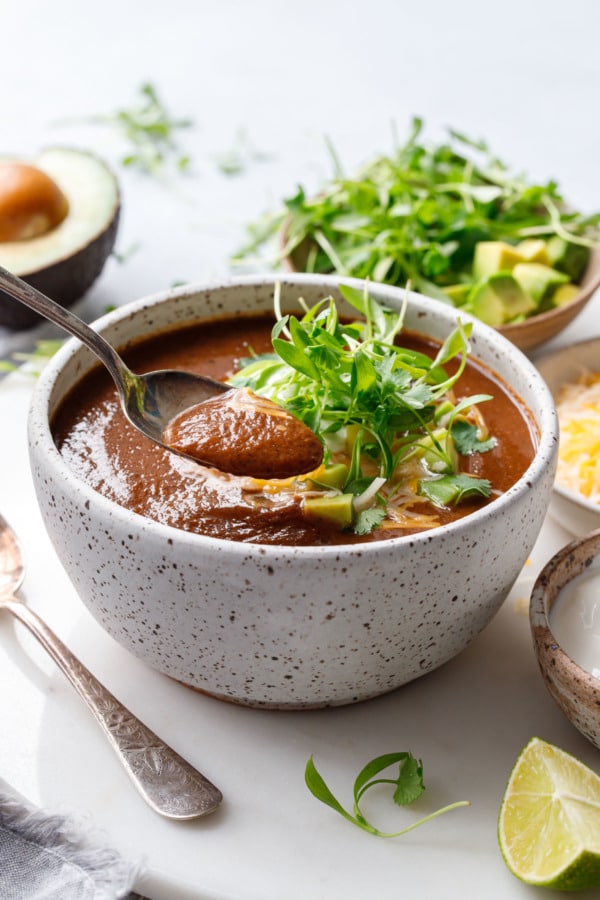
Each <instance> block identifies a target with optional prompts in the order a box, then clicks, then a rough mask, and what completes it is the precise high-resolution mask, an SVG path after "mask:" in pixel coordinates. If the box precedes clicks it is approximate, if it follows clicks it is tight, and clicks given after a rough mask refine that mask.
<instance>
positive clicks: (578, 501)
mask: <svg viewBox="0 0 600 900" xmlns="http://www.w3.org/2000/svg"><path fill="white" fill-rule="evenodd" d="M594 351H595V352H596V354H597V358H598V359H600V334H599V335H596V336H595V337H591V338H584V339H583V340H580V341H572V342H571V343H568V344H563V345H562V346H560V347H556V348H554V349H553V350H546V351H545V352H544V353H543V354H541V355H540V356H539V357H537V358H536V360H535V366H536V368H537V369H539V371H540V374H541V375H542V378H544V372H545V370H548V369H550V367H555V368H556V369H557V371H558V372H559V373H560V372H564V368H565V364H568V363H569V362H570V363H572V364H573V363H575V362H577V360H578V359H587V358H588V354H589V355H590V356H591V355H592V354H593V352H594ZM581 368H582V370H583V369H586V368H588V366H587V364H585V363H582V364H581ZM547 374H548V375H549V374H550V373H549V372H548V373H547ZM544 380H546V379H544ZM552 380H554V379H552ZM557 381H559V382H560V384H565V383H566V379H565V378H562V377H561V375H560V374H559V376H558V379H557ZM546 383H547V382H546ZM548 387H549V389H550V393H551V394H552V396H553V398H554V401H555V402H556V389H555V390H553V389H552V387H550V385H548ZM553 490H554V491H555V492H556V494H557V495H558V496H559V497H562V498H563V499H564V500H567V501H569V502H570V503H573V504H574V505H575V506H579V507H581V508H582V509H585V510H587V511H588V512H590V513H592V514H595V515H597V516H598V517H600V505H598V504H597V503H594V502H593V501H592V500H588V498H587V497H584V496H583V494H579V493H578V492H577V491H574V490H572V489H571V488H568V487H565V486H564V485H562V484H560V483H559V482H558V481H556V480H555V482H554V486H553Z"/></svg>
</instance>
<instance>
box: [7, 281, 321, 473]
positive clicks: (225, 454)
mask: <svg viewBox="0 0 600 900" xmlns="http://www.w3.org/2000/svg"><path fill="white" fill-rule="evenodd" d="M0 288H1V289H2V290H3V291H5V292H6V293H7V294H9V295H10V296H11V297H13V298H14V299H15V300H18V301H19V302H20V303H24V304H25V306H29V307H31V309H34V310H35V311H36V312H38V313H39V314H40V315H42V316H44V317H45V318H46V319H49V320H50V321H51V322H54V323H55V324H56V325H59V326H60V327H61V328H64V330H65V331H68V332H69V334H72V335H74V337H76V338H79V340H80V341H81V342H82V343H84V344H85V345H86V346H87V347H88V348H89V349H90V350H91V351H92V353H94V354H95V355H96V356H97V357H98V359H99V360H100V361H101V362H102V363H103V364H104V365H105V366H106V368H107V369H108V371H109V372H110V374H111V376H112V379H113V381H114V383H115V385H116V387H117V391H118V393H119V397H120V399H121V406H122V408H123V412H124V413H125V415H126V416H127V418H128V419H129V421H130V422H131V424H132V425H134V426H135V428H137V429H138V430H139V431H141V432H142V434H144V435H145V436H146V437H148V438H150V440H151V441H154V442H155V443H156V444H159V445H160V446H161V447H166V448H167V449H168V450H170V451H171V452H173V453H177V454H179V455H180V456H185V457H187V458H188V459H193V460H194V461H195V462H199V463H203V464H205V465H208V466H214V467H215V468H217V469H221V470H223V471H226V472H231V473H232V474H244V475H250V476H254V477H256V478H270V477H278V478H286V477H289V476H293V475H300V474H303V473H304V472H308V471H311V470H313V469H316V468H317V467H318V465H319V464H320V462H321V460H322V457H323V448H322V445H321V443H320V441H319V440H318V439H317V438H316V437H315V435H314V434H313V432H312V431H310V429H309V428H308V427H307V426H306V425H304V423H303V422H301V421H300V420H299V419H297V418H296V417H295V416H292V415H291V414H290V413H284V410H282V409H281V408H280V407H279V413H280V414H284V416H285V419H282V418H281V417H280V418H279V419H278V425H277V427H269V425H268V420H269V419H272V420H273V422H275V421H276V420H275V418H274V414H271V415H267V414H265V413H264V411H263V414H262V419H261V421H260V422H258V421H254V422H253V425H252V426H251V427H252V428H253V432H252V434H253V435H254V434H255V433H258V434H260V435H262V436H263V444H264V446H263V449H262V454H261V453H260V452H258V453H257V452H256V446H255V447H250V446H249V442H248V432H247V431H246V429H245V428H244V420H245V417H247V415H248V414H249V413H251V408H250V406H249V405H248V404H247V403H245V404H227V403H223V409H222V410H221V409H219V411H218V412H217V413H216V416H217V417H218V416H219V415H221V416H223V415H224V416H227V417H228V429H229V432H230V435H231V437H230V438H229V447H224V446H222V441H221V440H220V439H219V440H217V441H209V442H206V441H205V440H204V438H205V436H206V428H207V427H210V426H211V425H212V427H213V428H215V427H217V426H216V425H215V422H216V421H217V419H216V418H215V411H214V409H213V410H211V411H210V412H209V413H207V414H206V415H204V413H203V411H202V408H201V404H203V403H205V402H206V401H207V400H211V399H212V400H213V401H214V400H216V399H217V398H218V397H219V396H221V397H222V396H223V395H224V394H225V393H227V392H229V391H232V388H231V385H228V384H223V383H222V382H220V381H215V380H214V379H213V378H208V377H207V376H205V375H195V374H192V373H191V372H180V371H177V370H174V369H160V370H158V371H155V372H147V373H146V374H145V375H136V374H134V373H133V372H132V371H131V370H130V369H129V368H128V367H127V366H126V365H125V363H124V362H123V360H122V359H121V357H120V356H119V354H118V353H117V352H116V350H115V349H114V347H113V346H112V345H111V344H109V343H108V341H106V340H105V339H104V338H103V337H102V336H101V335H100V334H98V332H97V331H94V330H93V328H90V326H89V325H87V324H86V323H85V322H83V321H82V320H81V319H80V318H79V317H78V316H76V315H75V314H74V313H72V312H70V311H69V310H68V309H65V308H64V307H63V306H61V305H60V304H59V303H56V302H55V301H54V300H51V299H50V298H49V297H46V295H45V294H42V293H41V292H40V291H38V290H37V289H36V288H33V287H32V286H31V285H29V284H27V282H25V281H23V280H22V279H21V278H17V276H16V275H13V274H12V273H11V272H8V271H7V270H6V269H3V268H2V267H1V266H0ZM234 393H235V394H238V393H243V391H242V392H240V391H239V390H238V391H235V390H233V391H232V394H234ZM272 406H273V408H274V409H275V404H272ZM192 407H198V408H199V410H200V416H199V418H198V419H197V420H195V424H194V425H193V427H194V428H196V427H200V428H201V433H199V434H198V435H197V436H198V438H199V440H195V435H194V434H192V441H191V442H190V441H189V440H187V439H186V441H185V445H183V444H181V443H180V442H179V440H178V439H177V438H176V437H175V438H174V439H173V440H171V441H170V440H169V439H168V435H172V434H174V432H173V431H169V430H167V429H168V427H169V426H170V424H171V423H172V422H173V420H174V419H177V417H178V416H179V414H180V413H183V412H184V411H186V410H189V409H191V408H192ZM232 418H233V419H234V420H235V421H234V424H233V427H232V425H231V419H232ZM246 420H247V419H246ZM190 421H192V422H194V419H192V420H190ZM207 423H208V425H207ZM216 434H217V437H219V438H220V434H219V432H218V430H217V432H216ZM265 434H267V435H268V437H267V439H266V440H265V439H264V435H265ZM231 450H233V451H234V452H230V451H231ZM307 451H308V453H307ZM244 456H245V458H246V460H249V464H248V463H247V464H246V466H245V468H244V471H243V473H240V472H238V471H237V470H236V469H235V468H232V463H233V461H234V460H239V459H240V458H242V457H244ZM267 456H268V457H269V459H266V457H267ZM273 458H279V464H278V467H279V469H280V471H278V473H277V474H276V475H275V476H273V475H271V474H270V470H271V467H270V464H269V460H272V459H273ZM265 461H266V467H265Z"/></svg>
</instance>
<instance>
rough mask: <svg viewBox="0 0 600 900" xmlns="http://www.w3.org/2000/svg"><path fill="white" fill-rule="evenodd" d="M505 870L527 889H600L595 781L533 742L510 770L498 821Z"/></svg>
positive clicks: (599, 781)
mask: <svg viewBox="0 0 600 900" xmlns="http://www.w3.org/2000/svg"><path fill="white" fill-rule="evenodd" d="M498 841H499V843H500V850H501V851H502V855H503V857H504V861H505V862H506V865H507V866H508V868H509V869H510V871H511V872H512V873H513V875H516V876H517V878H520V879H521V881H524V882H526V883H527V884H533V885H538V886H543V887H549V888H554V889H555V890H563V891H568V890H572V891H576V890H583V889H585V888H591V887H598V886H600V777H598V775H596V773H595V772H592V770H591V769H588V767H587V766H585V765H584V764H583V763H581V762H579V760H577V759H575V757H573V756H571V755H570V754H568V753H565V752H564V750H559V749H558V748H557V747H553V746H552V744H547V743H546V742H545V741H542V740H540V739H539V738H532V740H531V741H530V742H529V743H528V744H527V746H526V747H525V748H524V749H523V750H522V751H521V754H520V756H519V758H518V759H517V762H516V764H515V767H514V769H513V770H512V773H511V776H510V778H509V781H508V784H507V786H506V791H505V794H504V798H503V800H502V805H501V807H500V816H499V820H498Z"/></svg>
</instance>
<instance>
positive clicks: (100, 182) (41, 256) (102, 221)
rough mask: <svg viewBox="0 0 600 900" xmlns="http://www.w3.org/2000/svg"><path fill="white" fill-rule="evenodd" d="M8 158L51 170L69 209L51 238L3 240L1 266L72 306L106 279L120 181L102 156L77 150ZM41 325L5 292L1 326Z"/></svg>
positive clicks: (0, 243)
mask: <svg viewBox="0 0 600 900" xmlns="http://www.w3.org/2000/svg"><path fill="white" fill-rule="evenodd" d="M4 159H5V160H6V161H9V162H15V161H16V162H23V163H26V164H27V165H30V166H34V167H35V168H37V169H39V170H41V171H42V172H45V173H46V174H47V175H48V176H49V177H50V178H51V179H52V180H53V181H54V182H55V183H56V185H57V186H58V187H59V188H60V190H61V191H62V193H63V194H64V195H65V197H66V199H67V201H68V211H67V214H66V216H65V217H64V219H63V220H62V221H61V222H60V223H59V224H58V225H56V226H55V227H54V228H52V229H51V230H49V231H47V232H46V233H45V234H41V235H39V236H38V237H32V238H28V239H25V240H12V241H0V265H1V266H4V268H5V269H8V270H9V271H10V272H12V273H13V274H14V275H18V276H19V277H20V278H22V279H23V280H24V281H26V282H27V283H28V284H31V285H32V286H33V287H35V288H37V289H38V290H40V291H42V293H44V294H47V295H48V296H49V297H51V298H52V299H53V300H56V301H57V302H58V303H60V304H61V305H62V306H67V307H68V306H71V305H72V304H73V303H75V301H76V300H79V299H80V297H82V296H83V294H85V292H86V291H87V290H88V288H89V287H91V285H92V283H93V282H94V281H95V280H96V278H97V277H98V276H99V275H100V272H101V271H102V269H103V267H104V264H105V262H106V260H107V258H108V256H109V255H110V253H111V251H112V249H113V246H114V243H115V239H116V236H117V228H118V224H119V213H120V195H119V186H118V183H117V179H116V178H115V176H114V175H113V173H112V172H111V171H110V169H109V168H108V167H107V166H106V164H105V163H104V162H102V160H100V159H99V158H98V157H96V156H95V155H93V154H92V153H88V152H86V151H82V150H75V149H71V148H63V147H53V148H48V149H45V150H42V151H41V152H40V153H39V154H38V155H37V156H36V157H35V158H34V159H31V160H15V159H14V158H10V160H8V158H6V157H5V158H4ZM2 161H3V160H2V159H0V164H1V163H2ZM40 321H41V318H40V316H39V315H38V314H37V313H35V312H33V310H30V309H29V308H28V307H26V306H24V305H23V304H21V303H19V302H18V301H17V300H14V299H13V298H12V297H9V296H8V294H5V293H4V292H3V291H2V290H0V325H3V326H4V327H6V328H10V329H12V330H17V329H21V328H30V327H32V326H33V325H35V324H37V323H38V322H40Z"/></svg>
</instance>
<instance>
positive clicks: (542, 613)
mask: <svg viewBox="0 0 600 900" xmlns="http://www.w3.org/2000/svg"><path fill="white" fill-rule="evenodd" d="M599 564H600V529H597V530H596V531H593V532H591V533H590V534H589V535H587V536H586V537H583V538H580V539H578V540H576V541H573V542H572V543H571V544H568V545H567V546H566V547H563V548H562V549H561V550H559V552H558V553H556V554H555V556H553V557H552V559H551V560H550V561H549V562H548V563H547V564H546V565H545V566H544V568H543V570H542V571H541V572H540V574H539V576H538V578H537V579H536V582H535V585H534V587H533V592H532V595H531V603H530V606H529V620H530V624H531V633H532V637H533V644H534V647H535V652H536V655H537V660H538V664H539V667H540V671H541V673H542V676H543V679H544V683H545V685H546V687H547V689H548V691H549V693H550V695H551V696H552V698H553V699H554V701H555V703H556V704H557V706H558V707H559V709H561V710H562V712H563V713H564V714H565V716H566V717H567V718H568V719H569V720H570V721H571V722H572V723H573V725H574V726H575V728H577V729H578V731H580V732H581V734H583V735H585V737H586V738H587V739H588V740H589V741H591V742H592V744H594V746H596V747H598V749H600V680H599V679H598V678H595V677H594V676H593V675H591V674H590V673H589V672H586V671H585V669H582V668H581V667H580V666H579V665H577V663H576V662H575V661H574V660H573V659H572V658H571V657H570V656H568V654H567V653H565V651H564V650H563V649H562V647H561V646H560V645H559V644H558V642H557V640H556V638H555V637H554V634H553V633H552V630H551V628H550V622H549V618H550V614H551V612H552V607H553V606H554V603H555V602H556V600H557V599H558V597H559V595H560V592H561V591H562V589H563V588H564V587H566V585H567V584H568V583H569V582H570V581H571V579H572V578H576V577H577V576H578V575H581V574H582V572H585V571H586V569H588V568H589V567H591V566H598V565H599Z"/></svg>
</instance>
